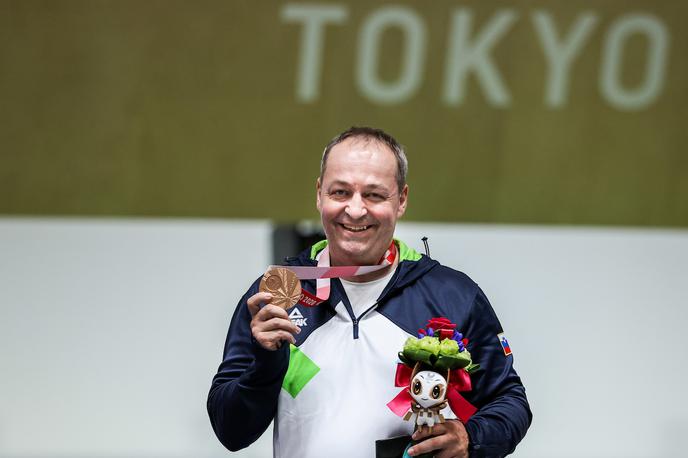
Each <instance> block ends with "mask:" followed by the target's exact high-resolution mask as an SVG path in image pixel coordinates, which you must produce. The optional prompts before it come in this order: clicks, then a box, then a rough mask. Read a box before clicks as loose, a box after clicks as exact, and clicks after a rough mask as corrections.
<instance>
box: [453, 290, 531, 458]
mask: <svg viewBox="0 0 688 458" xmlns="http://www.w3.org/2000/svg"><path fill="white" fill-rule="evenodd" d="M467 324H468V327H467V329H466V332H465V333H464V335H465V336H466V337H468V338H469V343H468V350H469V351H470V352H471V356H472V359H473V362H475V363H477V364H480V370H479V371H477V372H475V373H474V374H472V375H471V381H472V384H473V388H472V390H471V392H470V394H468V393H467V396H466V398H467V399H468V400H469V401H470V402H471V403H472V404H473V405H474V406H476V407H477V408H478V411H477V412H476V413H475V414H474V415H473V416H472V417H471V418H470V419H469V421H468V422H467V423H466V431H467V432H468V436H469V438H470V447H469V450H470V456H471V457H502V456H505V455H508V454H509V453H511V452H513V451H514V449H515V448H516V445H518V443H519V442H520V441H521V439H523V437H524V436H525V434H526V431H527V430H528V427H529V426H530V423H531V421H532V413H531V411H530V406H529V405H528V399H527V398H526V391H525V388H524V387H523V384H522V383H521V379H520V378H519V376H518V374H516V371H515V370H514V368H513V356H512V355H508V356H507V355H505V354H504V350H503V348H502V345H501V343H500V341H499V338H498V337H497V335H498V334H499V333H501V332H503V331H502V327H501V325H500V324H499V320H498V319H497V316H496V315H495V312H494V310H493V309H492V306H491V305H490V303H489V301H488V300H487V297H485V294H484V293H483V292H482V290H480V289H479V288H478V292H477V295H476V297H475V300H474V303H473V306H472V310H471V312H470V317H469V320H468V323H467Z"/></svg>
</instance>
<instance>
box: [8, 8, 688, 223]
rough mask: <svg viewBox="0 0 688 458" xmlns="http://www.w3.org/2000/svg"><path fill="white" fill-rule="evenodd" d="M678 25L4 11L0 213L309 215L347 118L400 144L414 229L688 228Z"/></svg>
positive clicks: (434, 14)
mask: <svg viewBox="0 0 688 458" xmlns="http://www.w3.org/2000/svg"><path fill="white" fill-rule="evenodd" d="M687 19H688V5H687V4H685V3H683V2H675V1H671V0H661V1H624V2H621V1H606V2H594V1H580V2H570V1H547V2H545V1H538V2H533V1H531V2H526V1H515V0H514V1H499V2H486V1H468V2H466V1H464V2H450V1H432V2H420V1H418V2H408V1H404V2H363V1H361V2H353V1H342V2H320V3H301V2H292V3H288V2H272V1H251V2H249V1H171V0H170V1H94V0H88V1H55V0H53V1H44V2H37V1H0V106H1V109H0V213H2V214H14V215H87V216H96V215H127V216H182V217H186V216H192V217H233V218H235V217H246V218H273V219H276V220H279V221H296V220H300V219H303V218H316V217H317V213H316V211H315V202H314V184H315V179H316V176H317V173H318V167H319V160H320V154H321V151H322V148H323V147H324V145H325V144H326V143H327V141H328V140H329V139H330V138H331V137H333V136H334V135H335V134H337V133H338V132H339V131H341V130H343V129H345V128H347V127H348V126H350V125H354V124H355V125H373V126H378V127H382V128H384V129H386V130H388V131H389V132H391V133H392V134H393V135H395V136H396V137H397V138H398V139H399V140H400V141H401V142H402V143H403V144H405V145H406V147H407V149H408V155H409V162H410V172H409V184H410V187H411V191H410V204H409V210H408V212H407V216H406V219H408V220H418V221H465V222H494V223H553V224H594V225H597V224H601V225H640V226H675V227H686V226H688V153H686V149H685V146H684V145H685V144H686V140H688V132H687V131H688V125H687V123H686V120H687V119H688V116H687V115H688V108H687V106H688V84H687V83H686V82H687V81H688V65H687V63H686V55H688V53H687V50H688V32H687V29H686V27H685V23H686V20H687ZM462 40H463V41H462ZM462 43H463V44H462ZM309 59H310V61H309ZM309 62H310V67H308V64H309ZM462 65H465V71H464V72H463V73H462V71H461V68H462V67H461V66H462Z"/></svg>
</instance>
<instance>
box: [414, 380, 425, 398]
mask: <svg viewBox="0 0 688 458" xmlns="http://www.w3.org/2000/svg"><path fill="white" fill-rule="evenodd" d="M421 388H423V384H422V383H420V380H416V381H415V382H413V394H415V395H419V394H420V390H421Z"/></svg>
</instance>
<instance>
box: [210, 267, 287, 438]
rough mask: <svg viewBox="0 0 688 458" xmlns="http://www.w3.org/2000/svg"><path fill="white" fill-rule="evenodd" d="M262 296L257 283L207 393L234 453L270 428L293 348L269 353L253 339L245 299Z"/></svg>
mask: <svg viewBox="0 0 688 458" xmlns="http://www.w3.org/2000/svg"><path fill="white" fill-rule="evenodd" d="M257 291H258V282H257V281H256V282H255V283H254V284H253V286H252V287H251V288H250V289H249V291H248V292H247V293H246V294H245V295H244V297H242V298H241V300H240V301H239V304H238V305H237V307H236V310H235V311H234V316H233V317H232V321H231V323H230V325H229V331H228V333H227V340H226V342H225V349H224V356H223V359H222V363H221V364H220V367H219V369H218V371H217V374H216V375H215V377H214V378H213V382H212V385H211V387H210V392H209V393H208V403H207V408H208V415H209V416H210V423H211V424H212V426H213V430H214V431H215V434H216V435H217V437H218V439H219V440H220V442H221V443H222V445H224V446H225V447H227V448H228V449H229V450H231V451H237V450H240V449H242V448H244V447H247V446H249V445H250V444H251V443H253V442H254V441H255V440H256V439H258V438H259V437H260V436H261V434H263V432H265V430H266V429H267V427H268V426H269V425H270V422H271V421H272V419H273V418H274V416H275V413H276V411H277V399H278V397H279V393H280V390H281V387H282V380H283V379H284V375H285V373H286V372H287V367H288V366H289V345H282V347H281V348H280V349H278V350H276V351H270V350H266V349H264V348H263V347H261V346H260V344H258V343H257V342H256V341H255V340H254V339H253V336H252V334H251V328H250V323H251V314H250V312H249V310H248V305H247V304H246V300H247V299H248V298H249V297H251V296H252V295H253V294H255V293H256V292H257Z"/></svg>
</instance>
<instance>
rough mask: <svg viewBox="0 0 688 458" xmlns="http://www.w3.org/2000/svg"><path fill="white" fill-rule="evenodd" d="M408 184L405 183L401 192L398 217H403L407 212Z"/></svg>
mask: <svg viewBox="0 0 688 458" xmlns="http://www.w3.org/2000/svg"><path fill="white" fill-rule="evenodd" d="M408 189H409V187H408V185H407V184H405V185H404V189H402V190H401V192H400V193H399V209H398V210H397V218H401V217H402V215H403V214H404V213H405V212H406V204H407V203H408Z"/></svg>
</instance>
